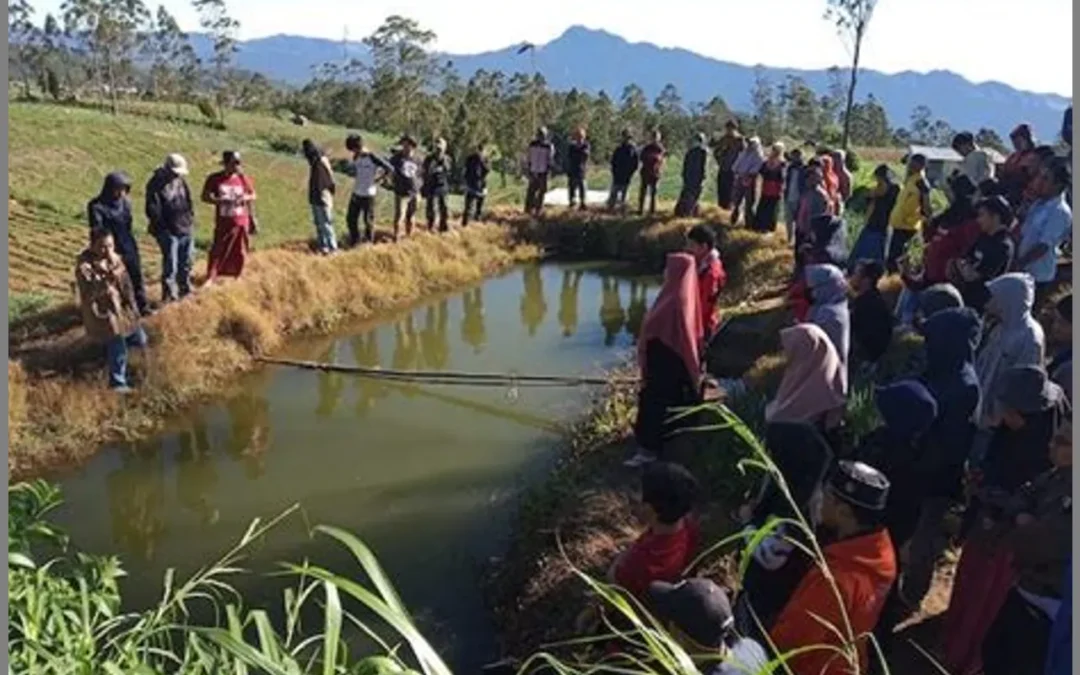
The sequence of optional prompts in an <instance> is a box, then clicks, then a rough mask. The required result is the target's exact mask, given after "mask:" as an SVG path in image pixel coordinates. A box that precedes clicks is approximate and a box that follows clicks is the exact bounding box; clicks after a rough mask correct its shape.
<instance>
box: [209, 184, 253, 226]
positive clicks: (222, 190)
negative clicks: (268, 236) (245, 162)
mask: <svg viewBox="0 0 1080 675" xmlns="http://www.w3.org/2000/svg"><path fill="white" fill-rule="evenodd" d="M203 192H209V193H210V194H212V195H214V196H215V197H217V198H218V200H219V203H218V204H216V205H215V208H214V216H215V219H216V220H217V224H218V225H227V226H233V227H248V226H249V225H250V224H251V207H250V205H248V204H241V203H239V200H240V198H241V197H243V196H244V195H245V194H246V195H252V194H254V193H255V186H254V184H253V183H252V182H251V178H249V177H247V176H245V175H243V174H239V173H234V174H232V175H229V174H226V173H225V172H224V171H218V172H217V173H213V174H210V176H208V177H207V179H206V185H205V187H204V188H203Z"/></svg>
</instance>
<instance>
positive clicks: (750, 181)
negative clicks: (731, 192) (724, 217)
mask: <svg viewBox="0 0 1080 675" xmlns="http://www.w3.org/2000/svg"><path fill="white" fill-rule="evenodd" d="M764 163H765V153H764V152H762V150H761V139H760V138H758V137H757V136H751V137H750V140H749V141H747V143H746V149H745V150H743V151H742V153H741V154H739V158H738V159H737V160H735V165H734V166H733V167H732V170H733V171H734V172H735V205H734V206H733V207H732V210H731V224H732V225H738V224H739V212H740V211H741V209H742V207H743V205H744V204H745V206H746V223H747V224H752V223H753V222H754V204H755V203H756V202H757V179H758V174H759V173H761V167H762V165H763V164H764Z"/></svg>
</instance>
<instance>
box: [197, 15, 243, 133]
mask: <svg viewBox="0 0 1080 675" xmlns="http://www.w3.org/2000/svg"><path fill="white" fill-rule="evenodd" d="M191 4H192V6H193V7H194V8H195V11H196V12H198V13H199V26H200V27H201V28H202V29H203V30H205V31H207V32H208V33H210V36H211V38H213V41H214V55H213V56H212V57H211V59H210V60H211V63H213V64H214V72H213V83H214V91H215V96H214V100H215V102H216V104H217V115H218V122H219V123H221V124H224V123H225V106H226V103H227V98H228V93H229V86H230V84H231V83H232V82H231V78H230V74H229V68H230V66H232V61H233V56H234V55H235V54H236V51H237V47H236V32H237V31H238V30H240V22H239V21H237V20H236V19H234V18H232V17H231V16H229V10H228V8H227V7H226V6H225V0H192V2H191Z"/></svg>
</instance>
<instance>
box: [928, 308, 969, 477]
mask: <svg viewBox="0 0 1080 675" xmlns="http://www.w3.org/2000/svg"><path fill="white" fill-rule="evenodd" d="M922 333H923V336H924V337H925V338H926V342H925V345H926V371H925V373H924V374H923V376H922V381H923V382H924V383H925V384H926V386H927V388H928V389H929V390H930V392H931V393H932V394H933V395H934V398H935V400H936V401H937V406H938V413H937V418H936V419H935V420H934V423H933V425H932V426H931V427H930V430H929V432H928V434H927V454H926V474H927V477H928V478H927V479H928V481H929V482H930V484H929V485H928V490H929V491H928V496H935V497H947V496H952V495H954V494H955V493H956V491H957V489H958V488H959V487H960V477H961V474H962V472H963V467H964V460H965V459H966V458H967V453H968V449H969V448H970V447H971V440H972V435H973V433H974V431H975V427H974V425H973V424H972V416H973V415H974V414H975V409H976V408H977V407H978V405H979V378H978V376H977V375H976V373H975V349H976V347H977V346H978V344H979V336H980V335H981V333H982V322H981V321H980V319H979V315H978V314H976V313H975V311H974V310H972V309H969V308H956V309H946V310H943V311H941V312H939V313H937V314H935V315H934V316H932V317H930V318H929V319H927V321H926V323H924V324H923V327H922Z"/></svg>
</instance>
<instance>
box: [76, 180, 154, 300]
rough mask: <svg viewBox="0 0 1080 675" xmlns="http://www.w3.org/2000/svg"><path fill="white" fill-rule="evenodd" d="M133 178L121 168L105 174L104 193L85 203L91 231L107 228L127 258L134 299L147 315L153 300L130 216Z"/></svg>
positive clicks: (119, 250) (126, 263)
mask: <svg viewBox="0 0 1080 675" xmlns="http://www.w3.org/2000/svg"><path fill="white" fill-rule="evenodd" d="M130 195H131V179H130V178H128V176H127V174H126V173H124V172H122V171H114V172H112V173H110V174H109V175H108V176H105V182H104V184H103V185H102V186H101V192H100V193H99V194H98V196H97V197H94V198H93V199H92V200H90V203H89V204H87V206H86V213H87V218H88V220H89V221H90V231H91V232H93V231H94V230H106V231H108V232H109V233H110V234H112V236H113V242H114V243H115V246H116V252H117V253H118V254H119V255H120V259H121V260H123V261H124V267H126V268H127V273H128V276H130V277H131V285H132V287H133V289H134V293H135V302H136V304H137V305H138V308H139V313H140V314H142V315H143V316H148V315H149V314H150V313H151V312H150V303H149V302H147V300H146V286H145V285H144V284H143V275H142V261H141V260H140V259H139V246H138V244H136V243H135V232H134V231H133V230H132V219H131V196H130Z"/></svg>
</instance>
